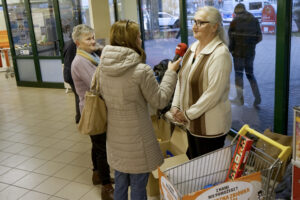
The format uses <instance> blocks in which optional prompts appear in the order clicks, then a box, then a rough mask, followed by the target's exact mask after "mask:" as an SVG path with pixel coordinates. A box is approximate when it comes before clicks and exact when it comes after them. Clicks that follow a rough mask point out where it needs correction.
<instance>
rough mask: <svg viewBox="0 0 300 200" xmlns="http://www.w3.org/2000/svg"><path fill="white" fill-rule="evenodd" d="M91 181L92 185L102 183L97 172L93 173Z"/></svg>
mask: <svg viewBox="0 0 300 200" xmlns="http://www.w3.org/2000/svg"><path fill="white" fill-rule="evenodd" d="M92 181H93V184H94V185H99V184H101V183H102V181H101V180H100V176H99V172H98V171H93V177H92Z"/></svg>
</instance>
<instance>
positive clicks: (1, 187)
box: [0, 183, 9, 192]
mask: <svg viewBox="0 0 300 200" xmlns="http://www.w3.org/2000/svg"><path fill="white" fill-rule="evenodd" d="M8 186H9V185H7V184H5V183H0V192H1V191H2V190H4V189H5V188H7V187H8Z"/></svg>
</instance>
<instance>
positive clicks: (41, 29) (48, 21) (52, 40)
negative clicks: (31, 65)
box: [30, 0, 60, 56]
mask: <svg viewBox="0 0 300 200" xmlns="http://www.w3.org/2000/svg"><path fill="white" fill-rule="evenodd" d="M30 6H31V12H32V21H33V26H34V33H35V39H36V43H37V49H38V54H39V56H58V55H60V52H59V40H58V36H57V32H56V22H55V16H54V8H53V1H48V0H41V1H39V3H31V4H30Z"/></svg>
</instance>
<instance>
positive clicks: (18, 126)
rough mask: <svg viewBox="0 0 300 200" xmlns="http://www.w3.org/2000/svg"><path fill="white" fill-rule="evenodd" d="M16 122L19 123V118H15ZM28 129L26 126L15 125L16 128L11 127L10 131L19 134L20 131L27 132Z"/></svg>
mask: <svg viewBox="0 0 300 200" xmlns="http://www.w3.org/2000/svg"><path fill="white" fill-rule="evenodd" d="M14 120H15V121H19V120H18V118H15V119H14ZM26 128H27V126H24V125H17V126H16V125H15V126H14V127H11V128H10V130H12V131H15V132H19V131H22V130H25V129H26Z"/></svg>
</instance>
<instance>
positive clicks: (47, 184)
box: [34, 177, 69, 195]
mask: <svg viewBox="0 0 300 200" xmlns="http://www.w3.org/2000/svg"><path fill="white" fill-rule="evenodd" d="M68 183H69V181H67V180H64V179H60V178H55V177H50V178H48V179H47V180H45V181H44V182H42V183H41V184H40V185H38V186H37V187H35V188H34V190H35V191H38V192H42V193H46V194H49V195H54V194H55V193H57V192H58V191H59V190H61V189H62V188H63V187H64V186H65V185H67V184H68Z"/></svg>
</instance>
